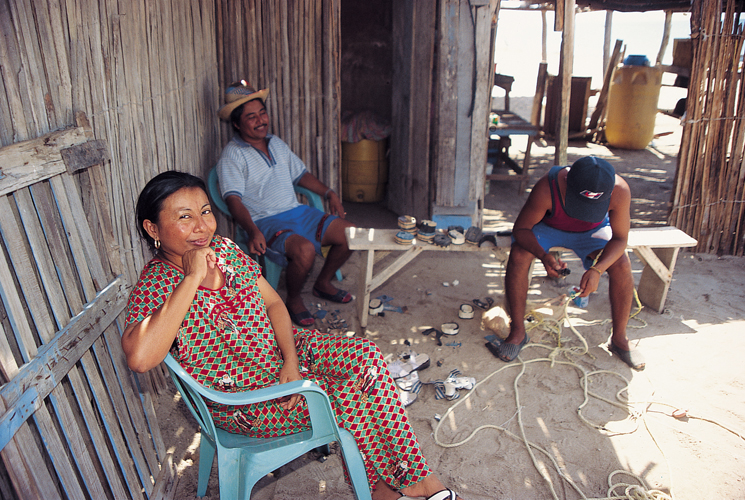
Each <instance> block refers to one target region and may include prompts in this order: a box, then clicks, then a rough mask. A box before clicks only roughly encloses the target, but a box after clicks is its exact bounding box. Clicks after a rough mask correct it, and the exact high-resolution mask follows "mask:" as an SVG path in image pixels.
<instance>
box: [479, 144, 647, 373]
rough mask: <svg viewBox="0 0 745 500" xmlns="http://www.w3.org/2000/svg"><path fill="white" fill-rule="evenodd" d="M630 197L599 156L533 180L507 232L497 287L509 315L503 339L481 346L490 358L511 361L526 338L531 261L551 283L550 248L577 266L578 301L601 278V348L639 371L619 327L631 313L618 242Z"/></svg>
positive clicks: (629, 284) (622, 242) (625, 230)
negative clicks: (606, 306) (605, 330)
mask: <svg viewBox="0 0 745 500" xmlns="http://www.w3.org/2000/svg"><path fill="white" fill-rule="evenodd" d="M630 211H631V191H630V190H629V185H628V184H627V183H626V181H625V180H623V179H622V178H621V177H620V176H618V175H616V171H615V169H614V168H613V166H612V165H611V164H610V163H608V162H607V161H605V160H603V159H602V158H596V157H594V156H585V157H584V158H580V159H579V160H577V161H575V162H574V163H573V164H572V165H571V167H561V166H556V167H553V168H552V169H551V170H549V172H548V173H547V174H546V175H545V176H543V177H542V178H541V179H539V180H538V182H537V183H536V185H535V187H534V188H533V190H532V191H531V193H530V196H529V197H528V201H527V202H526V203H525V205H524V206H523V208H522V209H521V210H520V214H519V215H518V216H517V220H516V221H515V224H514V226H513V229H512V248H511V250H510V258H509V261H508V263H507V271H506V276H505V289H506V297H507V306H508V308H509V314H510V318H511V321H510V334H509V336H508V337H507V338H506V339H505V340H504V341H501V340H499V339H496V340H494V341H491V342H489V343H487V344H486V347H487V348H488V349H489V351H491V353H492V354H494V355H495V356H497V357H498V358H500V359H502V360H503V361H512V360H513V359H515V358H516V357H517V355H518V354H519V353H520V350H521V349H522V348H523V346H524V345H525V344H527V343H528V342H529V341H530V339H529V338H528V335H527V333H526V331H525V323H524V322H523V321H522V318H523V317H524V316H525V308H526V300H527V296H528V286H529V278H528V273H529V270H530V266H531V264H532V262H533V259H535V258H538V259H539V260H540V261H541V262H542V263H543V266H544V267H545V268H546V273H547V274H548V276H550V277H552V278H558V277H559V276H560V274H564V273H562V270H564V269H566V263H565V262H561V261H560V260H557V259H555V258H554V256H553V255H551V253H550V252H549V250H550V249H551V248H552V247H563V248H568V249H570V250H572V251H573V252H574V253H575V254H577V256H578V257H579V258H580V260H581V261H582V265H583V267H584V269H585V272H584V273H583V274H582V277H581V278H580V291H579V293H578V296H579V297H587V296H588V295H590V294H591V293H592V292H594V291H595V290H597V289H598V284H599V283H600V277H601V276H602V275H603V274H605V273H606V272H607V273H608V277H609V279H610V283H609V295H610V303H611V317H612V320H613V334H612V336H611V339H610V342H609V343H608V350H610V352H612V353H613V354H615V355H616V356H618V357H619V358H620V359H621V360H622V361H623V362H624V363H626V364H627V365H629V366H630V367H631V368H633V369H635V370H642V369H644V366H645V363H644V358H643V357H642V355H641V353H640V352H639V351H638V350H633V349H631V347H630V344H629V339H628V337H627V336H626V325H627V323H628V320H629V314H630V312H631V304H632V300H633V293H634V278H633V276H632V274H631V261H630V260H629V257H628V256H627V255H626V243H627V239H628V235H629V228H630V226H631V214H630Z"/></svg>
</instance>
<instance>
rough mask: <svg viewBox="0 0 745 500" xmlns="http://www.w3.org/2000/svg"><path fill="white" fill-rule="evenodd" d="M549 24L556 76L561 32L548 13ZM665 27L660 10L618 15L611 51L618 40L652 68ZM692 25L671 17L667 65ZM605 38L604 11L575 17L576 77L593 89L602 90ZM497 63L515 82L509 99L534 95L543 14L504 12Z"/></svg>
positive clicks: (678, 16) (687, 17)
mask: <svg viewBox="0 0 745 500" xmlns="http://www.w3.org/2000/svg"><path fill="white" fill-rule="evenodd" d="M546 22H547V29H548V40H547V52H548V54H547V55H548V61H547V62H548V72H549V73H551V74H553V75H555V74H557V73H558V69H559V55H560V52H561V33H560V32H554V31H553V25H554V13H553V12H547V14H546ZM664 23H665V13H664V12H662V11H652V12H645V13H636V12H634V13H624V12H614V13H613V23H612V30H611V50H612V49H613V44H614V43H615V40H616V39H620V40H623V41H624V43H625V44H626V55H629V54H642V55H646V56H647V57H648V58H649V60H650V61H651V62H652V64H654V61H655V59H656V58H657V53H658V52H659V50H660V44H661V42H662V31H663V28H664ZM690 26H691V25H690V14H687V13H675V14H673V20H672V31H671V34H670V41H669V43H668V47H667V51H666V53H665V57H664V58H663V60H662V63H663V64H672V50H673V40H674V39H675V38H688V37H689V36H690ZM604 33H605V11H595V12H585V13H581V14H577V16H576V20H575V35H574V36H575V44H574V47H575V48H574V71H573V74H574V75H575V76H591V77H592V79H593V80H592V88H595V89H599V88H601V87H602V84H603V81H602V78H603V37H604ZM494 62H495V63H496V65H497V66H496V68H497V72H498V73H503V74H506V75H511V76H513V77H515V82H514V84H513V86H512V92H510V96H515V97H519V96H528V97H531V96H533V94H534V93H535V80H536V76H537V72H538V64H539V63H540V62H541V14H540V12H536V11H516V10H506V9H500V12H499V20H498V23H497V40H496V49H495V55H494ZM671 83H672V82H671ZM495 95H501V94H495Z"/></svg>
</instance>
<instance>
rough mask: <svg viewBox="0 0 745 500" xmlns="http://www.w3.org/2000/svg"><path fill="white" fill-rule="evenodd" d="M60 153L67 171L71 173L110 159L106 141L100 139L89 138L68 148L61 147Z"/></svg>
mask: <svg viewBox="0 0 745 500" xmlns="http://www.w3.org/2000/svg"><path fill="white" fill-rule="evenodd" d="M60 153H61V155H62V160H63V161H64V162H65V166H66V167H67V171H68V172H69V173H71V174H72V173H75V172H77V171H79V170H84V169H87V168H88V167H92V166H93V165H98V164H99V163H103V162H105V161H108V160H110V159H111V158H110V157H109V150H108V148H107V146H106V141H102V140H90V141H88V142H84V143H82V144H77V145H75V146H71V147H69V148H63V149H61V150H60Z"/></svg>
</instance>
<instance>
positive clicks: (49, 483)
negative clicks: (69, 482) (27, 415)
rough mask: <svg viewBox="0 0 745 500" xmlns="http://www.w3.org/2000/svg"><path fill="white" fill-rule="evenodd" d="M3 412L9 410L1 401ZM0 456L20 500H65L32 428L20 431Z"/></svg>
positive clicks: (0, 409)
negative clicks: (28, 499) (50, 472)
mask: <svg viewBox="0 0 745 500" xmlns="http://www.w3.org/2000/svg"><path fill="white" fill-rule="evenodd" d="M3 411H5V407H4V405H3V402H2V400H0V412H3ZM0 456H2V459H3V462H4V463H5V468H6V469H7V471H8V474H9V475H10V477H11V481H12V483H13V487H14V488H15V490H16V493H17V494H18V496H19V498H22V499H26V498H43V499H44V500H47V499H49V500H58V499H59V500H62V497H61V496H60V494H59V492H58V491H57V488H55V487H54V479H52V476H51V475H50V474H49V469H48V468H47V466H46V463H45V462H44V459H43V458H42V456H41V453H39V449H38V448H37V447H36V440H35V439H34V436H33V434H32V433H31V429H30V428H29V426H28V424H25V423H24V424H23V425H22V426H21V428H20V429H18V432H17V433H16V435H15V437H14V438H13V440H12V441H11V442H10V443H8V444H7V446H5V447H4V448H2V450H0Z"/></svg>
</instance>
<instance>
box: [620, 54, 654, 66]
mask: <svg viewBox="0 0 745 500" xmlns="http://www.w3.org/2000/svg"><path fill="white" fill-rule="evenodd" d="M623 65H624V66H649V59H647V56H645V55H642V54H633V55H629V56H626V59H624V60H623Z"/></svg>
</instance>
